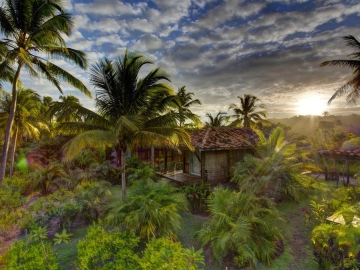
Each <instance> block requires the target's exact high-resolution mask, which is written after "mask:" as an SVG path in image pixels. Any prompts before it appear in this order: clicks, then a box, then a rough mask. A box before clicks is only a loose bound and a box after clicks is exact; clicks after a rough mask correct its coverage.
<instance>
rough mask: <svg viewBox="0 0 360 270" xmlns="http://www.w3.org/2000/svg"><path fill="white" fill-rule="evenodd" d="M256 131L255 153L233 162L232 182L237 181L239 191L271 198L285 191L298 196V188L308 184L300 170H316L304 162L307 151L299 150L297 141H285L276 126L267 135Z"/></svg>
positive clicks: (288, 194) (286, 193)
mask: <svg viewBox="0 0 360 270" xmlns="http://www.w3.org/2000/svg"><path fill="white" fill-rule="evenodd" d="M257 134H258V142H257V146H256V147H255V148H254V149H255V154H256V156H254V155H250V154H247V155H245V157H244V160H243V161H242V162H239V163H237V164H236V165H235V170H234V177H233V178H232V180H231V181H233V182H236V183H237V184H238V185H239V188H240V190H241V191H244V192H252V193H254V194H255V195H257V196H263V195H266V196H268V197H270V198H274V197H276V196H278V195H279V194H285V195H287V196H289V197H290V198H293V199H297V197H298V192H297V189H298V188H299V187H301V186H304V185H305V184H307V183H308V181H307V180H308V178H307V177H306V175H304V174H303V172H304V171H308V170H309V169H316V168H315V167H312V166H310V165H308V164H306V163H305V162H303V160H305V161H306V159H307V158H306V154H307V152H299V151H298V150H297V148H296V144H294V143H289V142H287V141H286V140H285V139H284V135H285V134H284V131H283V130H282V129H281V128H279V127H277V128H276V129H274V130H273V131H272V132H271V133H270V135H269V136H268V137H267V136H265V135H264V134H263V133H262V132H261V131H257Z"/></svg>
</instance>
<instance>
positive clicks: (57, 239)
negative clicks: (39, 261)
mask: <svg viewBox="0 0 360 270" xmlns="http://www.w3.org/2000/svg"><path fill="white" fill-rule="evenodd" d="M71 236H72V234H71V233H68V232H67V231H66V229H63V230H62V232H61V233H55V236H54V244H55V245H56V244H61V243H69V241H70V237H71Z"/></svg>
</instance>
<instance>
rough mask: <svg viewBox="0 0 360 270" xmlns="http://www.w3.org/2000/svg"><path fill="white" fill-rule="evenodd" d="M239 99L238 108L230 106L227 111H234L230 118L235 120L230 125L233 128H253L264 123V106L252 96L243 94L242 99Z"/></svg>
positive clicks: (233, 105)
mask: <svg viewBox="0 0 360 270" xmlns="http://www.w3.org/2000/svg"><path fill="white" fill-rule="evenodd" d="M238 98H239V99H240V106H238V105H236V104H234V103H233V104H231V105H230V106H229V110H231V109H232V110H234V113H235V115H233V116H232V118H235V120H234V121H233V122H232V123H231V125H233V126H240V125H241V124H242V125H243V126H244V127H245V128H250V127H252V126H255V125H256V123H258V122H261V121H264V118H266V111H265V104H263V103H262V102H261V100H260V99H259V98H257V97H255V96H253V95H249V94H244V97H240V96H238Z"/></svg>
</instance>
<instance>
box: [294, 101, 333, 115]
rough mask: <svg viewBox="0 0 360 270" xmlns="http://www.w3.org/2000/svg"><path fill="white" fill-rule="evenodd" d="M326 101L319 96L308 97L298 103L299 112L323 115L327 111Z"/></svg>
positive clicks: (301, 113)
mask: <svg viewBox="0 0 360 270" xmlns="http://www.w3.org/2000/svg"><path fill="white" fill-rule="evenodd" d="M326 105H327V104H326V101H324V100H322V99H320V98H319V97H316V96H314V97H306V98H303V99H301V100H299V102H298V103H297V112H298V114H299V115H321V114H322V113H323V112H324V111H326V108H327V106H326Z"/></svg>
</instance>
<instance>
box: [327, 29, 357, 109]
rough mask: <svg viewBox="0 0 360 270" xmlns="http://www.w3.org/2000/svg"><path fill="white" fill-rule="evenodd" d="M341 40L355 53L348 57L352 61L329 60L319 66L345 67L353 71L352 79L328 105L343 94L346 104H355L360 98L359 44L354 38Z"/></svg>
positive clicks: (337, 92) (347, 37) (335, 94)
mask: <svg viewBox="0 0 360 270" xmlns="http://www.w3.org/2000/svg"><path fill="white" fill-rule="evenodd" d="M343 39H344V40H345V42H346V45H347V46H349V47H352V48H354V49H355V50H356V51H355V52H354V53H352V54H350V55H349V57H350V58H352V59H346V60H330V61H325V62H323V63H321V66H340V67H347V68H350V69H352V70H353V76H352V78H351V79H350V80H349V81H347V82H346V83H345V84H344V85H343V86H341V87H340V88H339V89H338V90H336V91H335V93H334V94H333V95H332V97H331V98H330V99H329V101H328V103H329V104H330V103H331V102H332V101H333V100H334V99H335V98H338V97H341V96H343V95H345V94H348V95H347V96H346V100H347V102H348V103H353V104H356V101H357V100H358V99H359V97H360V42H359V41H358V40H357V38H356V37H354V36H351V35H349V36H345V37H343Z"/></svg>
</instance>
